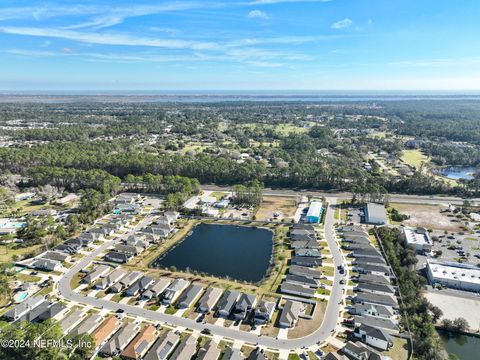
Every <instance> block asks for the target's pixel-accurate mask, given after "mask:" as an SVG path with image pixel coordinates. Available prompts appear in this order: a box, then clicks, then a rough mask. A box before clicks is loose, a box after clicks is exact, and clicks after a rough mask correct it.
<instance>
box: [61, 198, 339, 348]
mask: <svg viewBox="0 0 480 360" xmlns="http://www.w3.org/2000/svg"><path fill="white" fill-rule="evenodd" d="M150 220H151V217H147V218H145V219H144V220H143V221H142V222H140V223H139V224H138V225H137V226H136V227H135V229H134V230H133V231H136V230H137V229H140V228H141V227H143V226H144V225H145V224H147V223H148V222H149V221H150ZM334 223H335V219H334V210H333V209H332V207H331V205H330V206H329V208H328V210H327V212H326V215H325V239H326V241H327V242H328V245H329V247H330V251H331V254H332V258H333V263H334V266H335V274H334V277H335V278H334V284H333V286H332V291H331V294H330V300H329V302H328V305H327V308H326V311H325V315H324V319H323V322H322V325H321V326H320V327H319V328H318V329H317V330H316V331H314V332H313V333H311V334H309V335H307V336H304V337H301V338H297V339H277V338H272V337H267V336H258V335H255V334H252V333H249V332H245V331H239V330H236V329H230V328H226V327H223V326H218V325H205V324H202V323H197V322H196V321H195V320H192V319H187V318H183V317H178V316H174V315H168V314H164V313H160V312H157V311H152V310H146V309H142V308H139V307H135V306H132V305H127V304H119V303H116V302H113V301H108V300H103V299H97V298H94V297H89V296H85V295H82V294H79V293H77V292H75V291H73V290H72V289H71V287H70V282H71V280H72V278H73V276H74V275H75V274H76V273H77V272H79V271H80V270H82V269H84V268H86V267H87V266H88V265H89V263H90V262H91V261H92V260H93V259H94V258H95V257H96V256H98V255H99V254H100V253H102V252H103V251H104V250H106V249H107V248H108V247H109V246H112V245H113V244H114V243H115V242H117V241H118V240H111V241H107V242H105V243H103V244H102V245H101V246H99V247H98V248H96V249H95V250H94V251H92V252H91V253H90V254H88V255H86V256H84V257H83V258H82V259H81V260H80V261H79V262H78V263H76V264H75V265H74V266H73V267H72V268H70V269H69V270H68V271H67V272H66V273H65V274H64V276H63V277H62V278H61V279H60V281H59V282H58V292H59V295H60V296H61V297H64V298H65V299H67V300H71V301H75V302H78V303H82V304H86V305H91V306H94V307H96V308H103V309H108V310H111V311H114V312H115V311H117V310H118V309H122V310H123V311H124V312H125V314H128V315H130V316H133V317H142V318H145V319H147V320H150V321H152V322H163V323H168V324H173V325H176V326H181V327H185V328H189V329H193V330H198V331H202V330H204V329H206V328H208V329H209V330H210V331H211V332H212V335H218V336H221V337H226V338H231V339H235V340H239V341H243V342H248V343H252V344H258V345H260V346H265V347H269V348H274V349H279V350H293V349H300V348H303V347H308V346H312V345H315V344H317V343H319V342H323V341H325V340H327V339H328V338H329V337H330V336H331V335H332V333H333V332H334V329H335V328H336V325H337V321H338V319H339V313H340V310H341V303H343V294H344V288H345V287H346V285H341V284H340V283H339V281H340V277H341V275H340V273H339V271H338V269H337V267H338V266H339V265H342V264H343V261H344V259H343V256H342V254H341V252H340V250H339V248H338V245H337V243H336V240H335V234H334ZM130 234H131V232H129V233H127V234H125V235H123V236H122V237H121V238H123V237H127V236H128V235H130Z"/></svg>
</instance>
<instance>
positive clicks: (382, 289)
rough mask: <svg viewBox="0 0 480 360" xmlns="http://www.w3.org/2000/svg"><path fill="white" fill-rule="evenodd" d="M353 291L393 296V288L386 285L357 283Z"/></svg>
mask: <svg viewBox="0 0 480 360" xmlns="http://www.w3.org/2000/svg"><path fill="white" fill-rule="evenodd" d="M353 290H354V291H359V292H370V293H376V294H391V295H394V294H395V288H394V287H393V286H392V285H388V284H372V283H359V284H358V285H357V286H356V287H355V288H354V289H353Z"/></svg>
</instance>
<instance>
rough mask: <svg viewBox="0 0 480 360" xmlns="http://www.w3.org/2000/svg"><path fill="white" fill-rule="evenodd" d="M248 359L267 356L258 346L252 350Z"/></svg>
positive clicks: (254, 359)
mask: <svg viewBox="0 0 480 360" xmlns="http://www.w3.org/2000/svg"><path fill="white" fill-rule="evenodd" d="M247 359H248V360H267V358H266V357H265V355H264V354H263V350H260V348H256V349H255V350H254V351H252V352H251V353H250V355H249V356H248V358H247Z"/></svg>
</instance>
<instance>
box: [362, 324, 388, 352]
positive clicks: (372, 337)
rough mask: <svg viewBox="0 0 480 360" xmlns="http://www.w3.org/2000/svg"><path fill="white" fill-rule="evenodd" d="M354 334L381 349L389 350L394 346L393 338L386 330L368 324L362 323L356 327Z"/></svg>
mask: <svg viewBox="0 0 480 360" xmlns="http://www.w3.org/2000/svg"><path fill="white" fill-rule="evenodd" d="M353 336H355V337H356V338H358V339H361V340H362V342H364V343H365V344H367V345H370V346H373V347H374V348H377V349H380V350H384V351H386V350H388V349H389V348H391V347H392V346H393V340H392V338H391V337H390V335H388V334H387V333H386V332H385V331H383V330H381V329H377V328H374V327H371V326H368V325H364V324H362V325H360V326H359V327H357V328H355V331H354V332H353Z"/></svg>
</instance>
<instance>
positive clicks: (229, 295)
mask: <svg viewBox="0 0 480 360" xmlns="http://www.w3.org/2000/svg"><path fill="white" fill-rule="evenodd" d="M239 296H240V293H239V292H238V291H234V290H227V291H225V292H224V293H223V295H222V297H221V298H220V300H219V301H218V303H217V315H219V316H223V317H228V316H229V315H230V313H231V312H232V310H233V307H234V306H235V303H236V301H237V299H238V297H239Z"/></svg>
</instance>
